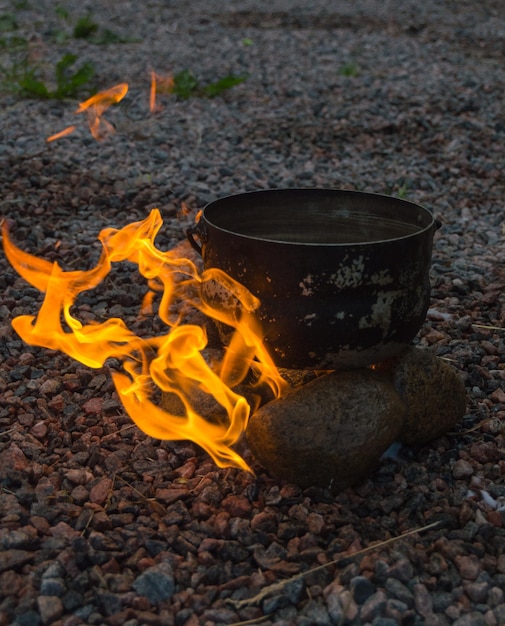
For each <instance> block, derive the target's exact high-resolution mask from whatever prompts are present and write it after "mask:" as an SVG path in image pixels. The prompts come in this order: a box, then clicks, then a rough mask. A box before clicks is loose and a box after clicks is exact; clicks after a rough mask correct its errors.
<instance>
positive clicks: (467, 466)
mask: <svg viewBox="0 0 505 626" xmlns="http://www.w3.org/2000/svg"><path fill="white" fill-rule="evenodd" d="M473 472H474V470H473V466H472V464H471V463H469V462H468V461H465V459H458V460H457V461H456V462H455V463H454V465H453V467H452V475H453V476H454V478H456V480H461V479H463V478H469V477H470V476H472V474H473Z"/></svg>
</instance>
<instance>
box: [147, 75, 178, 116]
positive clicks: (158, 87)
mask: <svg viewBox="0 0 505 626" xmlns="http://www.w3.org/2000/svg"><path fill="white" fill-rule="evenodd" d="M173 87H174V79H173V78H172V76H170V75H168V76H162V75H161V74H157V73H156V72H155V71H154V70H153V71H152V72H151V89H150V92H149V110H150V111H151V113H154V112H155V111H157V110H158V107H157V105H156V95H157V94H161V93H172V90H173Z"/></svg>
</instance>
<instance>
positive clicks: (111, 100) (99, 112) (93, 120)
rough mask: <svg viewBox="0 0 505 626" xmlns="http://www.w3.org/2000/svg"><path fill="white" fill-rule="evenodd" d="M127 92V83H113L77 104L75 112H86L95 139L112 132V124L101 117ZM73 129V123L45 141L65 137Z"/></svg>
mask: <svg viewBox="0 0 505 626" xmlns="http://www.w3.org/2000/svg"><path fill="white" fill-rule="evenodd" d="M127 93H128V84H127V83H119V85H115V86H114V87H111V88H110V89H105V90H104V91H99V92H98V93H96V94H95V95H94V96H91V98H88V99H87V100H85V101H84V102H81V103H80V104H79V108H78V109H77V110H76V111H75V113H76V114H77V113H86V115H87V118H88V125H89V129H90V131H91V134H92V135H93V137H94V138H95V139H96V140H97V141H101V140H102V139H105V138H106V137H108V136H109V135H112V134H114V132H115V129H114V126H113V125H112V124H111V123H110V122H108V121H107V120H106V119H105V118H104V117H103V114H104V113H105V111H107V109H108V108H109V107H110V106H112V105H113V104H117V103H118V102H121V100H122V99H123V98H124V97H125V96H126V94H127ZM75 129H76V126H75V125H72V126H67V128H64V129H63V130H61V131H60V132H58V133H55V134H54V135H51V136H50V137H48V138H47V139H46V142H47V143H50V142H51V141H55V140H56V139H61V138H62V137H66V136H67V135H70V134H71V133H73V132H74V130H75Z"/></svg>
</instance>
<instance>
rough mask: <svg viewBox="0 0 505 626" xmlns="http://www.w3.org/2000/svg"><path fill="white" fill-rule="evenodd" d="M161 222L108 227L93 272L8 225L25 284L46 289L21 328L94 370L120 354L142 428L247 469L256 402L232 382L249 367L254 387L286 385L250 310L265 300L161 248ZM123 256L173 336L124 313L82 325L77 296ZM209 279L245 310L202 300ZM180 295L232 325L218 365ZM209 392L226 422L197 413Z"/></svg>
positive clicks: (122, 384)
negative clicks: (47, 256)
mask: <svg viewBox="0 0 505 626" xmlns="http://www.w3.org/2000/svg"><path fill="white" fill-rule="evenodd" d="M161 225H162V219H161V216H160V213H159V211H158V210H156V209H154V210H153V211H152V212H151V214H150V215H149V217H148V218H147V219H145V220H144V221H141V222H136V223H133V224H130V225H128V226H126V227H125V228H123V229H121V230H116V229H105V230H103V231H102V232H101V233H100V236H99V239H100V241H101V243H102V246H103V251H102V254H101V258H100V260H99V262H98V264H97V265H96V267H94V268H93V269H91V270H88V271H64V270H62V269H61V268H60V267H59V265H58V264H57V263H50V262H48V261H45V260H43V259H39V258H37V257H34V256H32V255H30V254H28V253H26V252H23V251H22V250H20V249H19V248H17V247H16V246H15V245H14V244H13V243H12V241H11V239H10V237H9V234H8V230H7V226H6V225H5V224H4V226H3V241H4V249H5V253H6V256H7V258H8V259H9V261H10V263H11V264H12V265H13V266H14V268H15V269H16V271H17V272H18V273H19V274H20V275H21V276H22V277H23V278H24V279H25V280H26V281H27V282H29V283H30V284H31V285H33V286H34V287H36V288H37V289H39V290H40V291H42V292H44V293H45V299H44V302H43V304H42V306H41V308H40V311H39V313H38V315H37V316H36V317H34V316H28V315H27V316H20V317H17V318H15V319H14V320H13V327H14V329H15V330H16V332H17V333H18V334H19V335H20V337H21V338H22V339H23V340H24V341H26V342H27V343H29V344H32V345H37V346H43V347H46V348H50V349H53V350H60V351H62V352H65V353H66V354H68V355H69V356H71V357H73V358H75V359H77V360H79V361H80V362H81V363H83V364H85V365H87V366H89V367H95V368H99V367H102V366H103V364H104V363H105V362H106V360H107V359H109V358H115V359H117V360H118V361H119V362H120V363H121V365H122V369H123V371H122V372H116V373H114V375H113V380H114V385H115V387H116V390H117V393H118V395H119V397H120V399H121V401H122V403H123V405H124V407H125V409H126V411H127V413H128V414H129V415H130V416H131V418H132V419H133V420H134V422H135V423H136V424H137V425H138V426H139V428H141V429H142V430H143V431H144V432H145V433H147V434H148V435H151V436H152V437H156V438H159V439H170V440H178V439H189V440H192V441H194V442H195V443H197V444H198V445H200V446H201V447H202V448H204V449H205V450H206V451H207V452H208V453H209V454H210V455H211V456H212V458H213V459H214V461H215V462H216V463H217V464H218V465H220V466H237V467H240V468H242V469H245V470H248V469H249V467H248V465H247V463H246V462H245V461H244V459H242V458H241V456H240V455H239V454H238V453H236V452H234V451H233V450H232V448H231V446H233V444H234V443H236V442H237V440H238V439H239V438H240V436H241V435H242V433H243V432H244V430H245V427H246V424H247V421H248V419H249V415H250V411H251V407H250V405H249V404H248V402H247V401H246V399H245V398H244V397H243V396H241V395H239V394H237V393H236V392H235V391H234V390H233V388H234V387H236V386H237V385H239V384H240V383H241V382H242V381H243V380H244V379H245V378H246V376H247V375H249V374H250V370H251V369H253V371H254V375H255V381H256V382H255V385H257V386H263V385H267V386H268V387H269V388H271V390H272V393H273V394H274V395H275V396H279V395H280V392H281V390H282V389H283V388H284V386H285V383H284V381H283V380H282V378H281V377H280V375H279V373H278V371H277V369H276V367H275V365H274V364H273V361H272V359H271V358H270V356H269V354H268V352H267V351H266V350H265V348H264V346H263V343H262V338H261V335H260V334H259V329H258V325H257V324H256V323H255V322H254V319H252V316H251V312H252V311H253V310H254V308H255V307H257V306H258V301H257V299H256V298H254V297H253V296H252V294H250V293H249V292H248V291H247V290H246V289H245V288H244V287H242V286H241V285H240V284H238V283H237V282H236V281H234V280H233V279H231V278H230V277H229V276H227V275H225V274H224V273H223V272H222V271H220V270H217V269H214V270H212V269H211V270H206V271H204V272H201V273H200V272H199V271H198V270H197V268H196V266H195V264H194V263H192V262H191V261H190V260H189V259H185V258H179V257H178V256H177V255H174V254H173V253H171V252H170V251H169V252H162V251H160V250H159V249H158V248H156V246H155V243H154V239H155V237H156V234H157V232H158V231H159V229H160V227H161ZM124 261H130V262H132V263H135V264H136V265H137V266H138V269H139V272H140V273H141V274H142V276H144V277H145V278H146V281H147V285H148V288H149V290H148V292H147V294H146V299H147V300H149V299H150V297H151V294H153V293H156V292H158V293H160V294H161V301H160V304H159V310H158V314H159V316H160V318H161V319H162V320H163V322H164V323H165V324H166V327H167V332H166V333H165V334H163V335H160V336H153V337H139V336H137V335H136V334H135V333H134V332H133V331H131V330H130V329H129V328H128V327H127V326H126V324H125V323H124V321H123V320H121V319H119V318H111V319H109V320H107V321H106V322H102V323H92V322H86V323H83V322H81V321H79V320H78V319H77V318H76V317H74V315H73V314H72V307H73V305H74V303H75V301H76V299H77V297H78V296H79V294H80V293H82V292H83V291H87V290H90V289H93V288H95V287H96V286H97V285H98V284H99V283H100V282H101V281H102V280H103V279H104V278H105V277H106V276H107V274H108V273H109V272H110V270H111V266H112V264H113V263H118V262H124ZM208 281H213V283H215V284H218V285H219V286H220V288H221V289H222V290H223V292H226V293H229V294H230V295H231V296H233V297H234V298H236V299H237V301H238V302H239V303H240V309H239V310H237V311H235V312H234V313H230V312H226V311H224V310H223V309H222V308H219V307H217V306H216V307H212V306H209V305H207V304H205V303H204V302H202V301H201V300H200V298H199V295H198V294H199V291H200V289H201V287H202V286H204V285H205V284H206V283H207V282H208ZM177 301H182V302H184V303H185V304H186V305H189V304H190V305H192V306H194V307H196V308H198V309H200V310H201V311H202V312H203V313H204V314H205V315H206V316H208V317H209V318H211V319H215V320H219V321H220V322H222V323H225V324H226V325H227V326H229V327H232V328H234V333H233V336H232V338H231V341H230V343H229V345H228V347H227V350H226V352H225V354H224V356H223V358H222V359H221V360H220V361H219V362H212V363H208V362H207V361H206V360H205V358H204V357H203V356H202V351H203V350H204V349H205V348H206V345H207V340H206V335H205V332H204V330H203V328H202V327H200V326H195V325H183V324H180V323H179V320H178V316H177V314H176V315H175V317H174V316H173V314H172V312H171V307H172V306H173V304H174V302H177ZM156 390H161V391H162V392H164V393H166V394H174V395H175V396H176V397H177V398H178V399H179V401H180V405H181V408H182V409H183V411H182V413H181V414H169V413H166V412H165V411H164V410H163V409H162V408H160V406H158V405H157V404H155V403H154V402H153V397H154V395H155V393H156ZM202 391H203V392H204V393H205V394H208V395H209V396H210V397H212V398H213V399H214V400H215V401H216V402H217V403H218V404H219V405H220V406H222V407H223V408H224V409H225V411H226V414H227V419H226V421H224V422H223V423H211V422H209V421H208V420H207V419H205V417H204V416H202V415H199V414H198V412H197V411H196V410H195V408H194V407H193V403H192V398H194V397H196V396H197V392H202Z"/></svg>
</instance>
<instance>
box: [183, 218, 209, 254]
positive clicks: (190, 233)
mask: <svg viewBox="0 0 505 626" xmlns="http://www.w3.org/2000/svg"><path fill="white" fill-rule="evenodd" d="M195 235H196V236H197V237H198V239H200V242H201V244H204V243H205V242H206V241H207V230H206V228H205V226H204V225H203V224H202V223H201V221H200V222H198V223H197V224H194V225H193V226H190V227H189V228H188V229H187V230H186V237H187V238H188V241H189V243H190V244H191V247H192V248H194V249H195V250H196V251H197V252H198V254H199V255H200V256H202V245H201V244H199V243H198V242H197V241H196V239H195Z"/></svg>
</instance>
